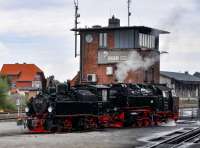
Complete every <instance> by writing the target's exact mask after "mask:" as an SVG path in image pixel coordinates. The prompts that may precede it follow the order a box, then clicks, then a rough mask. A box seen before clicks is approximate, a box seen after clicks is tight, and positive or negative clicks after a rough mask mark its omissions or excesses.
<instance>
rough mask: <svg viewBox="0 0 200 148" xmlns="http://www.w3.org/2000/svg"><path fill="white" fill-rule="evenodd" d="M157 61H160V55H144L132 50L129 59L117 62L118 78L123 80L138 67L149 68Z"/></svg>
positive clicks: (116, 73)
mask: <svg viewBox="0 0 200 148" xmlns="http://www.w3.org/2000/svg"><path fill="white" fill-rule="evenodd" d="M156 61H159V56H153V57H142V56H141V55H140V54H139V53H138V52H136V51H132V52H131V53H130V54H129V56H128V60H126V61H124V62H121V63H119V64H117V70H116V72H115V75H116V79H117V80H118V81H119V82H123V81H124V80H125V79H126V77H127V76H128V72H130V71H136V70H138V69H144V70H147V69H148V68H149V67H150V66H152V65H153V64H154V63H155V62H156Z"/></svg>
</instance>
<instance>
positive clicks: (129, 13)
mask: <svg viewBox="0 0 200 148" xmlns="http://www.w3.org/2000/svg"><path fill="white" fill-rule="evenodd" d="M130 4H131V0H128V26H130V16H131V12H130Z"/></svg>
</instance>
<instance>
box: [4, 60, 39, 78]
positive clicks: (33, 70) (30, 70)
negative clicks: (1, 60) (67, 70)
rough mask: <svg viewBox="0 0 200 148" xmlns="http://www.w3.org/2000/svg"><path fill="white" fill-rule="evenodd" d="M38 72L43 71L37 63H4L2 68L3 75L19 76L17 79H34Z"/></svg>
mask: <svg viewBox="0 0 200 148" xmlns="http://www.w3.org/2000/svg"><path fill="white" fill-rule="evenodd" d="M37 73H43V71H42V70H41V69H40V68H39V67H37V66H36V65H35V64H25V63H24V64H4V65H3V67H2V68H1V72H0V74H2V75H16V76H19V78H18V80H17V81H33V80H34V79H35V75H36V74H37Z"/></svg>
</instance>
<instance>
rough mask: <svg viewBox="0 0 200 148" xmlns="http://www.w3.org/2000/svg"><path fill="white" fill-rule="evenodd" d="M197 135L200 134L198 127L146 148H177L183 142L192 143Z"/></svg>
mask: <svg viewBox="0 0 200 148" xmlns="http://www.w3.org/2000/svg"><path fill="white" fill-rule="evenodd" d="M199 136H200V128H195V129H193V130H190V131H188V132H186V133H183V134H181V135H178V136H176V137H172V138H169V139H167V140H164V141H162V142H160V143H157V144H155V145H152V146H150V147H148V148H160V147H165V148H177V147H180V146H181V145H183V144H184V143H185V142H191V141H192V142H193V143H194V142H195V141H196V138H197V137H199Z"/></svg>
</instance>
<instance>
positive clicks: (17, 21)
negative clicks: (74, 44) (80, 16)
mask: <svg viewBox="0 0 200 148" xmlns="http://www.w3.org/2000/svg"><path fill="white" fill-rule="evenodd" d="M71 16H73V14H72V13H69V12H66V10H64V9H44V10H40V11H38V10H30V9H28V10H27V9H22V10H15V11H9V10H1V11H0V20H1V23H0V33H1V34H6V33H15V34H18V35H19V36H66V34H67V33H68V32H69V30H70V28H72V27H73V20H69V19H68V18H69V17H71Z"/></svg>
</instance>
